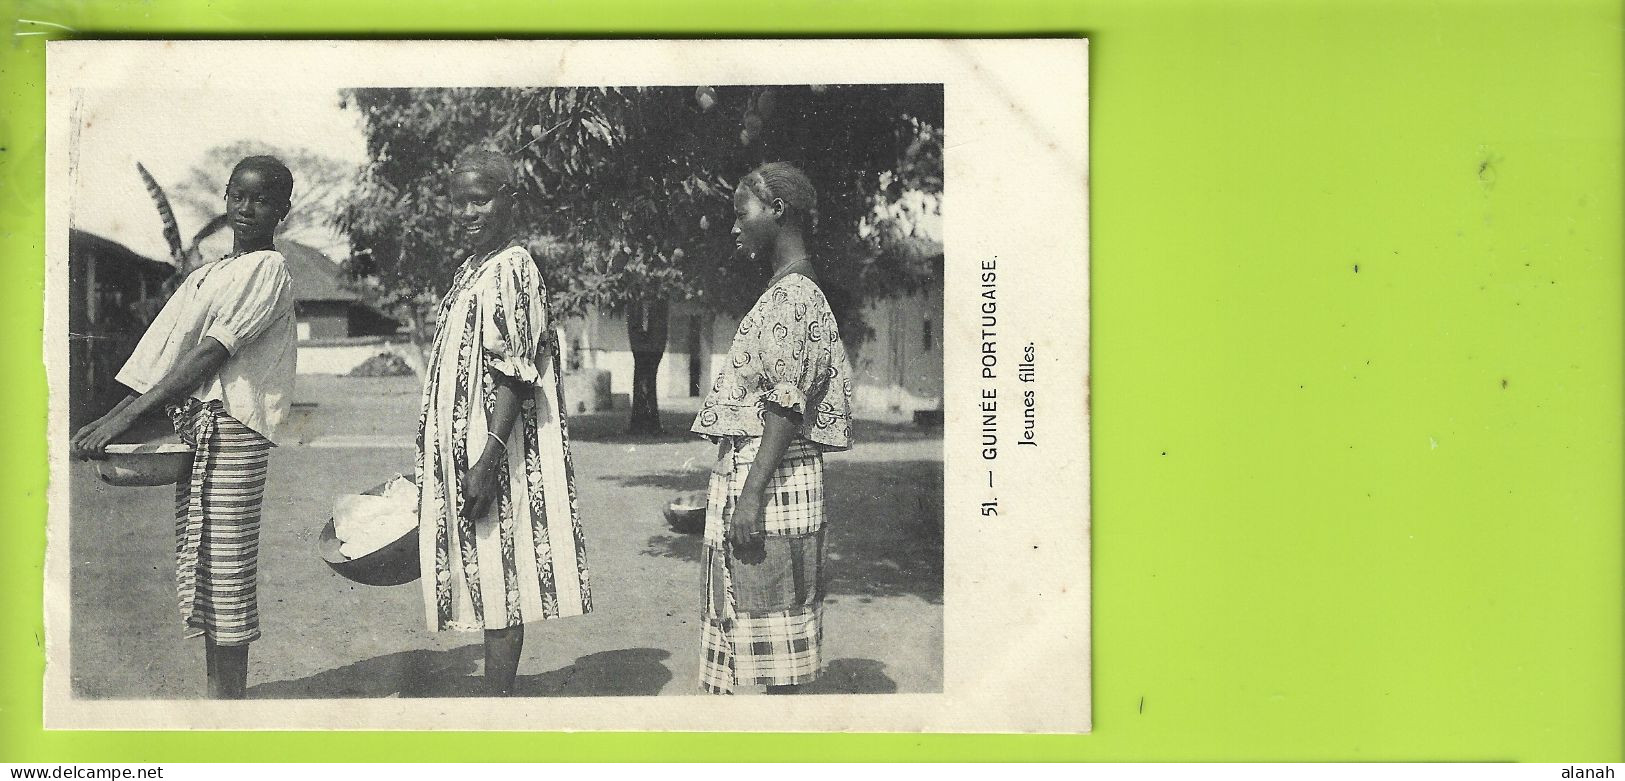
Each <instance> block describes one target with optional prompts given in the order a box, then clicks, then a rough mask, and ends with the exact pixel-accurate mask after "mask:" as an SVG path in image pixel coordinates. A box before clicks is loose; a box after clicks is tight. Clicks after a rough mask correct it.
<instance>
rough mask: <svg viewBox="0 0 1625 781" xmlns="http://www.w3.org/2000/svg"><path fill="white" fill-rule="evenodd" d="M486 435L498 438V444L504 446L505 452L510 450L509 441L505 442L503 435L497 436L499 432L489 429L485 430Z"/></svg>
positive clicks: (503, 450)
mask: <svg viewBox="0 0 1625 781" xmlns="http://www.w3.org/2000/svg"><path fill="white" fill-rule="evenodd" d="M485 435H486V436H488V437H490V438H492V439H494V440H496V441H497V444H499V445H501V446H502V452H504V453H506V452H508V443H506V442H503V441H502V437H499V436H497V433H496V432H495V431H487V432H485Z"/></svg>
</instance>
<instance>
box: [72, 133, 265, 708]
mask: <svg viewBox="0 0 1625 781" xmlns="http://www.w3.org/2000/svg"><path fill="white" fill-rule="evenodd" d="M292 193H293V174H292V173H290V172H289V171H288V168H287V166H285V165H283V164H282V163H281V162H280V161H278V160H277V159H276V158H274V157H249V158H245V159H243V160H242V161H241V162H239V163H237V165H236V167H235V168H233V169H232V172H231V178H230V180H229V181H228V182H227V184H226V203H225V207H226V218H227V220H226V222H227V225H229V226H230V228H231V231H232V236H233V239H232V252H231V254H230V255H227V256H225V257H224V258H221V259H220V260H217V261H215V262H213V263H210V264H208V265H205V266H203V267H201V268H199V269H197V270H196V271H194V272H192V273H191V274H190V275H188V276H187V277H186V280H185V281H184V282H182V283H181V285H180V287H179V288H177V289H176V290H175V293H174V294H173V295H172V296H171V297H170V299H169V301H168V303H166V304H165V305H164V308H163V310H162V311H160V312H159V313H158V316H157V317H156V318H155V319H154V320H153V322H152V325H151V327H149V328H148V329H147V332H146V333H145V334H144V335H143V336H142V337H141V341H140V343H139V344H137V346H136V349H135V352H134V353H132V354H131V356H130V360H129V361H128V362H126V363H125V365H124V368H123V369H122V370H121V371H120V372H119V374H118V376H117V380H118V381H119V382H120V383H121V384H123V385H125V386H127V387H129V388H130V389H131V390H132V391H134V393H132V394H131V395H129V396H128V397H126V398H125V399H124V400H123V401H121V402H119V403H118V405H117V406H115V407H114V408H113V409H112V411H110V412H108V413H107V414H106V415H104V416H102V418H101V419H99V420H97V421H95V422H93V423H90V424H89V425H86V426H85V427H84V428H81V429H80V430H79V431H78V432H77V433H75V434H74V437H73V444H72V450H73V453H74V454H75V455H76V456H78V457H80V458H101V457H103V456H104V454H105V448H106V447H107V443H108V442H109V441H111V440H112V439H113V438H114V437H117V436H118V435H119V434H122V433H124V432H125V431H126V430H128V429H129V428H130V426H131V425H133V424H134V423H135V422H136V421H137V420H139V419H140V418H141V417H142V416H143V415H146V414H147V413H148V412H150V411H153V410H157V409H163V410H165V411H166V412H167V413H168V414H169V417H170V419H171V421H172V422H173V423H174V426H175V430H176V432H177V433H179V434H180V436H181V439H182V440H183V441H184V442H186V444H188V445H191V446H192V448H193V451H194V456H193V460H192V471H191V475H190V477H189V478H184V479H182V480H181V481H180V482H179V483H178V484H177V485H176V488H175V536H176V542H175V559H176V566H175V578H176V584H177V590H178V592H179V597H180V611H181V620H182V621H183V622H185V626H186V631H187V636H188V637H196V636H198V635H202V636H203V639H204V653H205V666H206V672H207V675H208V686H209V688H208V691H209V696H210V697H215V698H226V699H240V698H242V697H243V696H244V694H245V692H246V689H247V681H248V644H249V643H251V642H253V641H254V640H257V639H259V637H260V626H259V610H258V602H257V593H258V592H257V587H256V576H257V573H258V558H259V535H260V505H261V502H262V499H263V498H264V493H265V478H266V469H267V464H268V462H269V460H270V454H271V448H272V446H273V438H274V437H275V436H276V428H277V424H278V423H280V422H281V421H282V419H283V418H284V417H286V416H287V412H288V405H289V403H290V402H291V401H292V398H293V382H294V361H295V347H294V344H295V339H296V336H295V333H296V328H295V324H294V301H293V289H292V282H291V280H290V279H289V277H288V271H287V268H286V267H285V266H284V264H283V260H282V255H281V254H279V253H278V252H277V251H276V250H275V249H274V248H273V246H272V238H273V236H274V235H275V233H276V227H277V224H278V223H280V222H281V221H282V219H283V218H284V217H286V216H287V214H288V205H289V198H290V197H291V196H292Z"/></svg>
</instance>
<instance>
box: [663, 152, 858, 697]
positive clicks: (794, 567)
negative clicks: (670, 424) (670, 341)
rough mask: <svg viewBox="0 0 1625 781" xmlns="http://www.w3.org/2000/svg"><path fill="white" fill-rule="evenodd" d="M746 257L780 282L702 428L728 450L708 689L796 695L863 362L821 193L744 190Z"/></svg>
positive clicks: (713, 535) (758, 178) (702, 417)
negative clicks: (830, 277)
mask: <svg viewBox="0 0 1625 781" xmlns="http://www.w3.org/2000/svg"><path fill="white" fill-rule="evenodd" d="M734 212H735V217H736V221H735V223H734V229H733V230H734V234H735V235H736V236H737V244H736V251H739V252H744V253H748V254H749V256H750V257H752V258H754V259H757V260H760V261H762V262H764V263H767V264H770V265H771V266H772V268H773V277H772V281H770V282H769V283H768V286H767V290H766V291H765V292H763V293H762V296H761V298H759V299H757V301H756V304H755V306H753V307H752V308H751V310H750V312H749V314H747V315H745V318H744V319H743V320H741V321H740V323H739V331H738V333H737V334H735V336H734V341H733V345H732V346H731V347H730V348H729V351H728V360H727V361H726V362H724V364H723V366H722V369H721V370H720V371H719V372H718V374H717V379H716V381H715V382H714V383H712V385H711V392H710V393H709V394H708V395H707V396H706V398H705V401H704V402H703V404H702V405H701V407H700V412H699V415H698V416H696V418H695V420H694V426H693V430H694V431H695V432H696V433H699V434H702V435H705V436H706V437H708V438H710V439H712V440H713V441H715V442H716V443H717V445H718V454H717V465H716V468H715V469H714V470H713V472H712V476H711V488H710V499H709V503H708V507H707V510H706V519H705V548H704V554H703V557H702V561H703V564H704V580H705V595H704V607H703V610H702V615H701V618H702V621H701V624H702V628H701V631H702V639H701V646H702V660H701V667H700V687H701V688H702V689H703V690H705V691H707V692H711V693H714V694H731V693H732V692H733V690H734V688H735V687H736V686H765V687H767V692H768V693H769V694H787V693H792V692H794V691H796V690H797V687H798V686H800V685H801V684H804V683H807V682H809V681H811V680H813V679H814V678H816V677H817V676H818V674H819V673H820V672H821V670H822V668H823V660H822V656H821V645H822V641H823V600H824V583H825V574H824V566H825V562H826V549H825V540H824V530H825V517H824V460H823V453H824V452H825V451H832V450H845V449H847V448H849V447H850V446H851V435H850V430H851V414H850V411H851V402H852V382H851V376H852V368H851V365H850V364H849V363H848V361H847V356H846V350H845V348H844V347H843V346H842V344H841V339H840V335H839V330H838V329H837V328H836V324H835V316H834V314H833V313H832V312H831V311H830V307H829V302H828V301H827V300H825V298H824V293H823V291H822V290H820V289H819V287H818V282H817V274H816V272H815V271H814V269H813V264H812V258H811V256H810V255H809V253H808V246H807V245H808V234H809V233H810V232H811V230H812V228H813V225H814V223H815V222H816V219H817V216H816V215H817V194H816V193H815V191H814V190H813V186H812V182H811V181H809V180H808V179H807V176H806V174H803V173H802V172H801V171H800V170H797V169H796V168H795V167H793V166H791V165H789V164H788V163H769V164H767V165H764V166H762V167H761V168H758V169H756V170H755V171H754V172H752V173H751V174H750V175H749V176H747V177H745V178H744V179H743V180H741V181H740V184H739V187H738V189H737V190H735V192H734Z"/></svg>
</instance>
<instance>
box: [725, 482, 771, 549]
mask: <svg viewBox="0 0 1625 781" xmlns="http://www.w3.org/2000/svg"><path fill="white" fill-rule="evenodd" d="M763 498H764V497H763V496H762V493H761V492H759V491H752V490H750V489H749V488H747V489H746V490H745V491H744V492H743V493H741V494H740V495H739V500H738V501H736V502H734V511H733V515H731V516H729V518H728V541H729V542H731V543H733V544H734V546H735V547H740V546H747V545H751V544H753V543H755V542H756V540H757V538H758V537H759V536H760V535H761V534H762V533H763V532H764V531H765V529H764V528H763V524H762V505H763V504H764V502H763Z"/></svg>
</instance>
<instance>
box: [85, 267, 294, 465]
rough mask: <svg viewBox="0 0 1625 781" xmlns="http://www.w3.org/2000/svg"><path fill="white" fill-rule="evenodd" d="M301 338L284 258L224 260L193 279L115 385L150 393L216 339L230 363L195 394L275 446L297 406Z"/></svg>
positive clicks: (162, 314) (167, 307)
mask: <svg viewBox="0 0 1625 781" xmlns="http://www.w3.org/2000/svg"><path fill="white" fill-rule="evenodd" d="M297 334H298V328H297V325H296V321H295V318H294V300H293V280H292V278H291V277H289V276H288V269H287V265H286V263H285V262H284V261H283V259H282V253H280V252H277V251H275V250H260V251H258V252H250V253H247V254H244V255H238V256H236V257H230V258H225V259H222V260H218V261H215V262H213V263H210V264H208V265H206V266H203V267H202V268H199V269H197V270H196V271H193V272H192V273H191V274H188V275H187V277H186V280H185V281H184V282H182V283H181V286H180V288H179V289H178V290H176V291H175V294H174V295H172V296H170V298H169V302H168V303H166V304H164V308H163V310H162V311H160V312H159V313H158V316H157V317H156V318H154V319H153V321H152V325H150V326H148V327H147V332H146V333H145V334H143V335H142V337H141V341H140V343H139V344H137V345H136V348H135V352H134V353H132V354H131V355H130V360H129V361H127V362H125V364H124V368H123V369H121V370H120V371H119V373H118V376H117V378H116V379H117V380H118V381H119V382H120V383H122V384H123V385H125V386H128V387H129V388H130V389H132V390H134V391H136V392H137V393H146V392H148V391H150V390H152V387H153V386H154V385H157V384H158V383H159V381H161V380H162V379H163V378H164V376H165V375H167V374H169V373H170V372H171V371H173V370H174V369H175V368H176V366H177V365H178V364H179V363H180V360H181V358H182V357H184V356H185V355H186V353H187V352H189V351H190V350H191V349H192V348H194V347H196V346H198V344H200V343H202V341H203V340H204V338H206V337H212V338H213V339H215V340H216V341H218V342H220V344H221V345H223V346H224V347H225V348H226V352H227V353H229V356H228V357H227V358H226V362H225V364H224V365H222V366H221V367H220V370H219V371H218V372H216V373H215V374H214V375H213V376H211V377H209V378H207V379H205V380H204V381H203V383H202V384H201V385H199V386H198V387H197V388H196V389H194V390H193V391H192V392H191V394H190V395H191V396H192V397H193V398H195V399H197V400H198V401H205V402H207V401H216V400H218V401H220V402H221V405H222V406H223V407H224V408H225V412H226V414H227V415H230V416H231V417H233V418H235V419H237V421H239V422H241V423H242V424H243V425H245V426H247V427H249V428H251V429H253V430H254V431H256V432H258V433H259V434H260V435H262V436H264V437H265V438H266V439H268V440H271V441H272V442H273V443H274V442H275V441H276V428H277V425H278V424H280V423H281V422H282V421H283V419H284V418H286V417H287V416H288V408H289V406H290V405H291V404H292V402H293V382H294V372H295V370H296V360H297V358H296V353H297V347H296V341H297V339H298V335H297Z"/></svg>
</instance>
